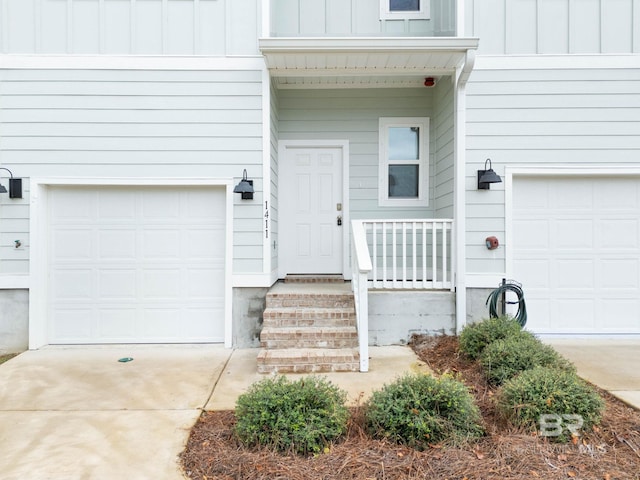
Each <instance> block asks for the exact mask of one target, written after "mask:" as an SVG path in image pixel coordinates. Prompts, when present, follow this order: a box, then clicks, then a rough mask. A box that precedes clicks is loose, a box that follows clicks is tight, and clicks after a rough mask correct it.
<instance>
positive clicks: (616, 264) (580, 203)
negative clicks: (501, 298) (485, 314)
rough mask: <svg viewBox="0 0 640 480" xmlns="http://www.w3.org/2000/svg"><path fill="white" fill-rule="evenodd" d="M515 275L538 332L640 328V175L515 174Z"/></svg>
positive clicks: (529, 324)
mask: <svg viewBox="0 0 640 480" xmlns="http://www.w3.org/2000/svg"><path fill="white" fill-rule="evenodd" d="M513 278H514V279H516V280H518V281H520V282H522V283H523V288H524V292H525V299H526V302H527V310H528V313H529V320H528V322H527V327H528V328H530V329H531V330H533V331H536V332H538V333H568V334H617V333H640V179H638V178H633V177H627V178H622V177H564V178H562V177H560V178H558V177H555V178H549V177H533V178H532V177H515V178H514V180H513Z"/></svg>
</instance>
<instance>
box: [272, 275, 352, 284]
mask: <svg viewBox="0 0 640 480" xmlns="http://www.w3.org/2000/svg"><path fill="white" fill-rule="evenodd" d="M284 283H344V277H343V276H342V275H287V276H286V277H284Z"/></svg>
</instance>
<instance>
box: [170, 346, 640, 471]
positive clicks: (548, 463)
mask: <svg viewBox="0 0 640 480" xmlns="http://www.w3.org/2000/svg"><path fill="white" fill-rule="evenodd" d="M411 346H412V347H413V349H414V351H415V352H416V353H417V354H418V356H419V357H420V358H421V359H422V360H423V361H425V362H426V363H427V364H428V365H429V366H430V367H431V368H432V369H433V370H434V371H435V372H436V373H438V374H440V373H444V372H455V373H457V374H459V375H460V377H461V378H462V379H463V381H464V382H465V383H466V384H467V385H468V386H469V387H470V389H471V391H472V393H473V394H474V395H475V398H476V401H477V403H478V405H479V406H480V409H481V411H482V415H483V420H484V425H485V428H486V431H487V435H486V436H485V437H484V438H482V439H480V440H479V441H475V442H472V443H469V444H467V445H463V446H448V445H433V446H432V448H430V449H429V450H427V451H424V452H418V451H415V450H413V449H411V448H407V447H404V446H400V445H395V444H392V443H389V442H386V441H379V440H372V439H370V438H368V437H367V435H366V434H365V432H364V429H363V418H362V411H361V408H360V407H356V408H354V409H353V415H352V418H351V420H350V423H349V429H348V433H347V435H346V438H345V439H344V440H343V441H341V442H339V443H337V444H335V445H333V446H332V447H331V449H330V452H329V453H325V454H322V455H318V456H314V457H308V458H305V457H300V456H296V455H283V454H279V453H275V452H272V451H270V450H268V449H249V448H246V447H244V446H243V445H242V444H240V443H239V441H238V440H237V439H236V438H235V437H234V435H233V426H234V423H235V417H234V414H233V412H230V411H225V412H205V413H203V414H202V417H201V419H200V421H199V422H198V423H197V424H196V426H195V427H194V428H193V430H192V432H191V436H190V438H189V441H188V444H187V447H186V449H185V451H184V452H183V453H182V455H181V460H182V465H183V468H184V471H185V473H186V475H187V476H188V477H189V478H193V479H199V480H213V479H216V480H231V479H243V480H244V479H247V480H262V479H288V480H303V479H304V480H309V479H326V480H328V479H362V480H369V479H371V480H373V479H376V480H393V479H451V480H453V479H459V480H462V479H467V480H479V479H482V480H484V479H535V478H539V479H567V478H573V479H585V480H597V479H599V480H614V479H625V480H627V479H636V480H638V479H640V412H638V411H636V410H634V409H632V408H629V407H628V406H626V405H625V404H624V403H622V402H620V401H619V400H617V399H616V398H614V397H612V396H611V395H609V394H608V393H606V392H604V391H601V393H602V395H603V397H604V398H605V400H606V404H607V407H606V411H605V413H604V417H603V421H602V423H601V425H600V426H599V427H598V428H596V429H594V431H592V432H587V433H585V434H584V435H583V436H582V437H580V439H579V441H576V442H575V443H568V444H556V443H553V442H549V441H548V440H547V439H545V438H543V437H539V436H536V435H535V434H533V433H530V432H523V431H517V430H513V429H510V428H509V427H508V426H507V425H505V424H503V423H502V422H501V421H500V420H499V419H498V418H496V415H495V412H494V408H493V405H492V397H493V395H494V393H495V389H493V388H491V387H489V386H488V385H487V383H486V381H485V379H484V377H483V375H482V372H481V370H480V368H479V367H478V365H477V364H475V363H473V362H470V361H468V360H466V359H465V358H463V357H461V356H460V355H459V354H458V339H457V338H456V337H429V336H423V335H420V336H415V337H414V338H413V339H412V342H411ZM612 374H613V372H612Z"/></svg>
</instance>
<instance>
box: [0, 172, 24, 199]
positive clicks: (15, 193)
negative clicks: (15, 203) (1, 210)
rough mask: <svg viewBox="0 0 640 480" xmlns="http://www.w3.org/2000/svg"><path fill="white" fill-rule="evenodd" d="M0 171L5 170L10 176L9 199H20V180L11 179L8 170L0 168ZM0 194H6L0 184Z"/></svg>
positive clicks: (5, 190)
mask: <svg viewBox="0 0 640 480" xmlns="http://www.w3.org/2000/svg"><path fill="white" fill-rule="evenodd" d="M0 170H6V171H7V172H9V175H11V178H9V198H22V179H21V178H13V173H11V170H9V169H8V168H4V167H0ZM0 193H7V189H6V188H5V187H4V185H2V184H0Z"/></svg>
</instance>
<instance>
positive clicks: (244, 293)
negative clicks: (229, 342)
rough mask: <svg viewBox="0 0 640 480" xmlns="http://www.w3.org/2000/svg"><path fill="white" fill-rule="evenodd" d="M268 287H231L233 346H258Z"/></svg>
mask: <svg viewBox="0 0 640 480" xmlns="http://www.w3.org/2000/svg"><path fill="white" fill-rule="evenodd" d="M268 290H269V289H268V288H234V289H233V346H234V347H237V348H253V347H259V346H260V330H261V329H262V318H263V317H262V315H263V312H264V309H265V299H266V296H267V291H268Z"/></svg>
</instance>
